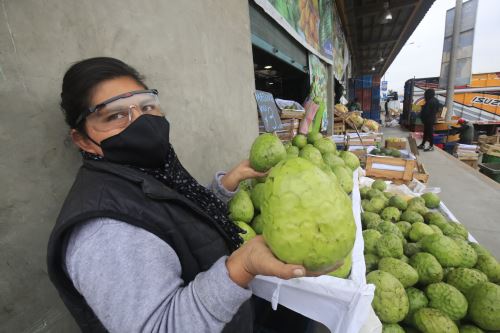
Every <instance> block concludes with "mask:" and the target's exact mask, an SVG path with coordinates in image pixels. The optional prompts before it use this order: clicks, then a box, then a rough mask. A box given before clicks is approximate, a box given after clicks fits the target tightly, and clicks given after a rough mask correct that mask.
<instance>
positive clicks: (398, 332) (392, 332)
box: [382, 324, 405, 333]
mask: <svg viewBox="0 0 500 333" xmlns="http://www.w3.org/2000/svg"><path fill="white" fill-rule="evenodd" d="M382 333H405V330H404V329H403V328H402V327H401V326H399V325H398V324H384V325H383V326H382Z"/></svg>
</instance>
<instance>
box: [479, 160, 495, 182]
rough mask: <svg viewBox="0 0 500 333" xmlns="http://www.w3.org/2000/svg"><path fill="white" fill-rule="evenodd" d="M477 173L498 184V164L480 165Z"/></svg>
mask: <svg viewBox="0 0 500 333" xmlns="http://www.w3.org/2000/svg"><path fill="white" fill-rule="evenodd" d="M479 171H481V173H483V174H485V175H486V176H488V177H490V178H491V179H493V180H494V181H496V182H497V183H500V163H480V164H479Z"/></svg>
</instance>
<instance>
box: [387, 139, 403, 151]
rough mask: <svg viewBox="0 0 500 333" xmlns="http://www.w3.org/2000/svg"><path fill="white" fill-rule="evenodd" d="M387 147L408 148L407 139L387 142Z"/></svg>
mask: <svg viewBox="0 0 500 333" xmlns="http://www.w3.org/2000/svg"><path fill="white" fill-rule="evenodd" d="M385 148H394V149H398V150H401V149H406V140H405V141H400V142H389V141H386V142H385Z"/></svg>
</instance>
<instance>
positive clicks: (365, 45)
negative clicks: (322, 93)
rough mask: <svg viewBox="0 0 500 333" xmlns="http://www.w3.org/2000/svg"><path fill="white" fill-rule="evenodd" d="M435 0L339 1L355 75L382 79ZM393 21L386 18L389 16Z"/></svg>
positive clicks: (338, 6) (337, 2)
mask: <svg viewBox="0 0 500 333" xmlns="http://www.w3.org/2000/svg"><path fill="white" fill-rule="evenodd" d="M433 3H434V0H337V1H336V4H337V8H338V10H339V15H340V17H341V20H342V23H343V26H344V29H345V34H346V39H347V43H348V45H349V49H350V51H351V54H352V63H353V75H363V74H375V75H380V76H382V75H383V74H384V73H385V71H386V70H387V68H389V66H390V65H391V63H392V62H393V61H394V59H395V58H396V56H397V54H398V53H399V51H400V50H401V48H402V47H403V45H404V44H405V43H406V41H407V40H408V38H410V36H411V34H412V33H413V31H414V30H415V29H416V28H417V26H418V24H419V23H420V21H421V20H422V19H423V17H424V16H425V14H426V13H427V11H428V10H429V8H430V7H431V6H432V4H433ZM388 13H390V14H391V15H392V19H390V20H388V19H386V16H387V14H388Z"/></svg>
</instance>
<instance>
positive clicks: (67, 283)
mask: <svg viewBox="0 0 500 333" xmlns="http://www.w3.org/2000/svg"><path fill="white" fill-rule="evenodd" d="M96 217H108V218H112V219H116V220H120V221H123V222H126V223H129V224H132V225H134V226H137V227H140V228H143V229H145V230H147V231H149V232H151V233H153V234H155V235H156V236H158V237H159V238H160V239H162V240H163V241H165V242H166V243H167V244H169V245H170V246H171V247H172V248H173V249H174V251H175V252H176V254H177V256H178V257H179V260H180V263H181V266H182V278H183V280H184V282H185V283H186V284H188V283H189V282H190V281H192V280H193V279H194V278H195V276H196V275H197V274H198V273H200V272H203V271H206V270H207V269H209V268H210V267H211V266H212V264H213V263H214V262H215V261H217V260H218V259H219V258H220V257H221V256H224V255H228V254H229V253H230V250H229V248H228V245H227V244H229V242H228V241H229V240H228V238H227V237H226V236H225V233H224V232H223V231H222V229H221V228H220V227H219V225H218V224H217V223H212V222H213V221H211V217H210V216H208V215H207V214H205V213H204V212H203V211H201V209H200V208H199V207H198V206H196V205H195V204H193V203H192V202H191V201H189V200H188V199H186V198H185V197H184V196H182V195H181V194H179V193H177V192H176V191H174V190H172V189H170V188H169V187H167V186H165V185H164V184H162V183H161V182H159V181H158V180H156V179H155V178H153V177H152V176H149V175H147V174H144V173H142V172H140V171H138V170H134V169H132V168H129V167H126V166H122V165H118V164H114V163H108V162H103V161H99V162H96V161H88V160H85V161H84V163H83V165H82V167H81V168H80V170H79V172H78V175H77V177H76V180H75V183H74V184H73V187H72V188H71V190H70V192H69V194H68V196H67V198H66V200H65V202H64V205H63V207H62V209H61V212H60V213H59V217H58V218H57V222H56V225H55V226H54V229H53V230H52V234H51V236H50V240H49V244H48V250H47V266H48V273H49V277H50V280H51V281H52V283H53V284H54V285H55V287H56V288H57V290H58V292H59V295H60V296H61V298H62V300H63V301H64V303H65V305H66V307H67V308H68V309H69V311H70V312H71V314H72V315H73V317H74V318H75V320H76V322H77V323H78V325H79V326H80V328H81V330H82V331H83V332H106V329H105V328H104V327H103V325H102V324H101V322H100V321H99V319H98V318H97V317H96V315H95V314H94V312H93V311H92V309H91V308H90V307H89V306H88V305H87V303H86V301H85V299H84V298H83V296H82V295H80V294H79V293H78V291H77V290H76V289H75V287H74V286H73V283H72V282H71V280H70V279H69V277H68V276H67V274H66V273H65V271H64V258H65V249H66V243H65V241H66V239H67V235H68V234H69V233H70V232H71V230H72V228H73V227H74V226H75V225H77V224H78V223H81V222H85V221H87V220H88V219H91V218H96ZM96 250H98V249H96ZM252 321H253V316H252V309H251V305H250V302H245V303H244V304H243V305H242V306H241V307H240V309H239V311H238V313H237V314H236V315H235V316H234V317H233V320H232V321H231V322H230V323H228V324H227V325H226V326H225V328H224V330H223V332H238V333H240V332H252V329H253V325H252Z"/></svg>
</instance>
